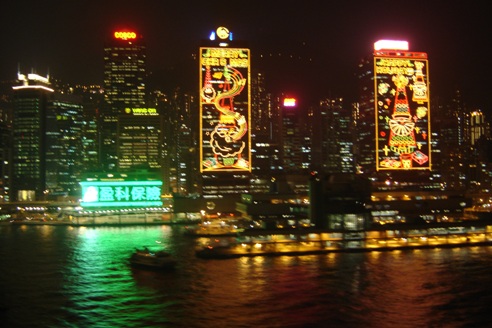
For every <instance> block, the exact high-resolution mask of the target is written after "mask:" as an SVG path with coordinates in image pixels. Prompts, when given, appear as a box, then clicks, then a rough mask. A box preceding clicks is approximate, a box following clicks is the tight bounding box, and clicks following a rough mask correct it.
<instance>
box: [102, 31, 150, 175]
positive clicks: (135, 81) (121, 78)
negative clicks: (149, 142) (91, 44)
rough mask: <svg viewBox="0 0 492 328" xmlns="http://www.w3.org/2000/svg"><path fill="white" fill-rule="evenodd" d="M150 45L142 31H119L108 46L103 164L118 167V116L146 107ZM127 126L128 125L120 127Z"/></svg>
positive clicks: (105, 166)
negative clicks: (141, 33)
mask: <svg viewBox="0 0 492 328" xmlns="http://www.w3.org/2000/svg"><path fill="white" fill-rule="evenodd" d="M145 76H146V47H145V44H144V41H143V37H142V35H140V34H138V33H137V32H134V31H127V30H125V31H116V32H114V33H113V34H112V35H111V37H110V39H109V40H108V41H107V42H106V44H105V46H104V92H105V96H104V97H105V98H104V100H105V104H104V108H103V110H102V114H101V120H102V122H101V128H102V129H101V151H100V156H101V164H102V165H103V169H105V170H115V169H116V168H117V165H118V159H117V156H118V154H117V130H118V127H117V125H118V116H119V115H122V114H125V115H128V113H127V112H125V111H126V110H127V108H145V107H146V101H145V100H146V82H145ZM120 129H121V130H124V128H120Z"/></svg>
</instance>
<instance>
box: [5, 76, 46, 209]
mask: <svg viewBox="0 0 492 328" xmlns="http://www.w3.org/2000/svg"><path fill="white" fill-rule="evenodd" d="M18 82H19V84H20V85H16V86H14V87H13V89H14V98H13V104H14V111H13V119H12V122H13V126H12V181H15V183H12V186H11V189H10V190H11V199H12V200H17V201H20V200H40V199H42V197H43V195H44V193H45V192H47V180H46V179H47V174H46V171H47V169H48V167H47V164H46V156H45V154H46V152H47V151H48V145H47V140H46V128H47V126H49V125H50V123H53V122H50V123H48V122H47V118H48V116H50V117H51V118H52V119H53V116H54V115H48V112H49V111H50V108H49V102H50V100H51V98H52V96H53V93H54V90H53V89H52V88H51V87H50V82H49V78H48V77H43V76H40V75H37V74H28V75H27V76H26V75H24V74H18Z"/></svg>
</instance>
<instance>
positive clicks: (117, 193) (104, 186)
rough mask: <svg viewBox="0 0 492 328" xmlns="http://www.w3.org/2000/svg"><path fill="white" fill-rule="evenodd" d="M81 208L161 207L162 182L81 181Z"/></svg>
mask: <svg viewBox="0 0 492 328" xmlns="http://www.w3.org/2000/svg"><path fill="white" fill-rule="evenodd" d="M80 185H81V187H82V201H81V202H80V205H81V206H82V207H136V206H144V207H146V206H162V201H161V187H162V181H83V182H80Z"/></svg>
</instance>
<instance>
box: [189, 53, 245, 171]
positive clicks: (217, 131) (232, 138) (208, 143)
mask: <svg viewBox="0 0 492 328" xmlns="http://www.w3.org/2000/svg"><path fill="white" fill-rule="evenodd" d="M199 58H200V163H201V164H200V172H208V171H210V172H213V171H248V172H250V171H251V132H250V126H249V123H250V51H249V49H239V48H220V47H216V48H214V47H202V48H200V57H199Z"/></svg>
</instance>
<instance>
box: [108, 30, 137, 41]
mask: <svg viewBox="0 0 492 328" xmlns="http://www.w3.org/2000/svg"><path fill="white" fill-rule="evenodd" d="M113 35H114V38H115V39H121V40H135V39H136V38H137V33H135V32H131V31H116V32H114V34H113Z"/></svg>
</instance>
